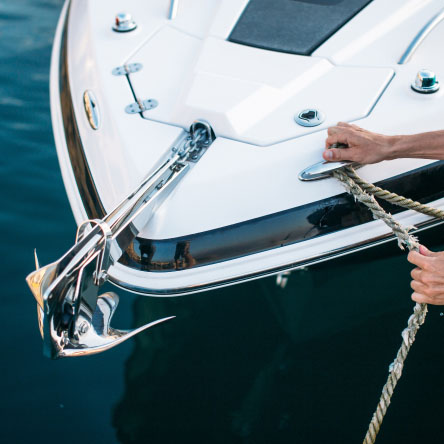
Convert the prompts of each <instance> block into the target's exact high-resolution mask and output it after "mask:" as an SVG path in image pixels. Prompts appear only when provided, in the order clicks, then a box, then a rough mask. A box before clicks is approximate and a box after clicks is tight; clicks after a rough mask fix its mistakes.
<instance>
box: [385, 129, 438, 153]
mask: <svg viewBox="0 0 444 444" xmlns="http://www.w3.org/2000/svg"><path fill="white" fill-rule="evenodd" d="M391 139H392V144H390V145H391V146H390V148H389V153H388V155H387V159H398V158H419V159H439V160H444V131H432V132H428V133H421V134H412V135H407V136H392V137H391Z"/></svg>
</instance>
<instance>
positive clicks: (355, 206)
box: [120, 161, 444, 272]
mask: <svg viewBox="0 0 444 444" xmlns="http://www.w3.org/2000/svg"><path fill="white" fill-rule="evenodd" d="M443 178H444V162H443V161H439V162H434V163H432V164H429V165H427V166H425V167H422V168H418V169H416V170H413V171H410V172H408V173H405V174H401V175H399V176H396V177H392V178H390V179H386V180H384V181H381V182H378V185H379V186H380V187H382V188H387V189H389V190H391V191H393V192H395V193H397V194H401V195H404V196H409V197H410V198H412V199H414V200H418V201H420V202H422V203H427V202H431V201H434V200H437V199H439V198H442V197H444V190H443V186H442V181H443ZM284 192H288V193H290V192H291V190H285V191H284ZM382 205H383V207H384V208H385V209H386V210H387V211H390V212H391V213H392V214H396V213H399V212H401V211H403V209H402V208H399V207H396V206H393V205H389V204H387V203H383V204H382ZM372 220H373V217H372V214H371V212H370V211H369V210H368V209H367V207H365V206H364V205H362V204H359V203H356V202H355V201H354V199H353V197H351V196H350V195H348V194H346V193H344V194H341V195H338V196H334V197H331V198H328V199H323V200H320V201H317V202H312V203H310V204H307V205H303V206H300V207H297V208H292V209H290V210H286V211H282V212H279V213H274V214H270V215H267V216H264V217H260V218H257V219H252V220H248V221H246V222H241V223H238V224H234V225H229V226H225V227H221V228H218V229H215V230H210V231H205V232H202V233H196V234H190V235H189V236H183V237H177V238H173V239H161V240H157V239H156V240H152V239H142V238H136V240H135V241H134V242H133V244H132V245H131V247H130V248H129V249H128V250H127V251H126V253H125V254H124V255H123V256H122V258H121V260H120V262H121V263H123V264H125V265H128V266H129V267H132V268H136V269H139V270H145V271H157V272H162V271H174V270H183V269H187V268H192V267H197V266H203V265H209V264H215V263H218V262H222V261H227V260H230V259H235V258H239V257H243V256H247V255H250V254H254V253H260V252H262V251H266V250H271V249H274V248H280V247H284V246H286V245H291V244H295V243H300V242H303V241H306V240H309V239H314V238H317V237H320V236H324V235H326V234H330V233H333V232H336V231H340V230H343V229H346V228H350V227H353V226H356V225H362V224H365V223H367V222H371V221H372Z"/></svg>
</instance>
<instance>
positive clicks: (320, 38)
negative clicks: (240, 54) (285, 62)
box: [228, 0, 371, 55]
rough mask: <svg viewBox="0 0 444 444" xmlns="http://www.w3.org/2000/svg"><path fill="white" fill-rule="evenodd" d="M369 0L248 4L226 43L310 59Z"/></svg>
mask: <svg viewBox="0 0 444 444" xmlns="http://www.w3.org/2000/svg"><path fill="white" fill-rule="evenodd" d="M369 3H371V0H250V2H249V3H248V5H247V7H246V8H245V10H244V12H243V13H242V15H241V17H240V18H239V20H238V22H237V23H236V25H235V27H234V28H233V30H232V32H231V34H230V36H229V38H228V40H230V41H231V42H235V43H241V44H243V45H249V46H255V47H258V48H263V49H270V50H273V51H280V52H288V53H292V54H301V55H310V54H311V53H312V52H313V51H314V50H315V49H316V48H318V47H319V46H320V45H322V43H324V42H325V41H326V40H327V39H328V38H329V37H330V36H331V35H333V34H334V33H335V32H336V31H337V30H338V29H340V28H341V27H342V26H344V25H345V24H346V23H347V22H348V21H349V20H350V19H351V18H353V16H355V15H356V14H357V13H358V12H359V11H360V10H361V9H363V8H364V7H365V6H367V5H368V4H369Z"/></svg>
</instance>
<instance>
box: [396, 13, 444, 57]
mask: <svg viewBox="0 0 444 444" xmlns="http://www.w3.org/2000/svg"><path fill="white" fill-rule="evenodd" d="M443 20H444V9H442V10H441V11H440V12H438V13H437V14H436V15H435V16H434V17H432V18H431V19H430V20H429V21H428V22H427V23H426V25H425V26H424V27H423V28H422V29H421V30H420V31H419V32H418V34H416V36H415V38H414V39H413V40H412V41H411V43H410V45H409V46H408V47H407V49H406V50H405V52H404V54H403V55H402V56H401V58H400V59H399V62H398V65H404V64H405V63H407V62H408V61H410V59H411V58H412V56H413V54H414V53H415V51H416V50H417V49H418V47H419V46H420V45H421V43H422V42H423V41H424V40H425V38H426V37H427V36H428V35H429V34H430V33H431V32H432V31H433V29H434V28H435V27H436V26H437V25H439V23H441V22H442V21H443Z"/></svg>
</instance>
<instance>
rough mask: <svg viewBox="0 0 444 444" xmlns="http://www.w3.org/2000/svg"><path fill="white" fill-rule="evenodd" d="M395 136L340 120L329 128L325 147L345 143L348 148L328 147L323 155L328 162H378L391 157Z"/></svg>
mask: <svg viewBox="0 0 444 444" xmlns="http://www.w3.org/2000/svg"><path fill="white" fill-rule="evenodd" d="M395 141H396V138H395V136H385V135H383V134H377V133H372V132H370V131H367V130H365V129H362V128H360V127H359V126H357V125H350V124H348V123H344V122H339V123H338V124H337V125H336V126H332V127H331V128H329V129H328V138H327V140H326V141H325V147H326V148H328V147H329V146H331V145H333V144H334V143H344V144H346V145H348V148H330V149H326V150H325V151H324V152H323V154H322V157H323V158H324V159H325V160H327V161H328V162H339V161H342V160H349V161H353V162H358V163H360V164H368V163H377V162H381V161H382V160H388V159H390V158H391V154H392V147H393V145H394V143H395Z"/></svg>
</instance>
